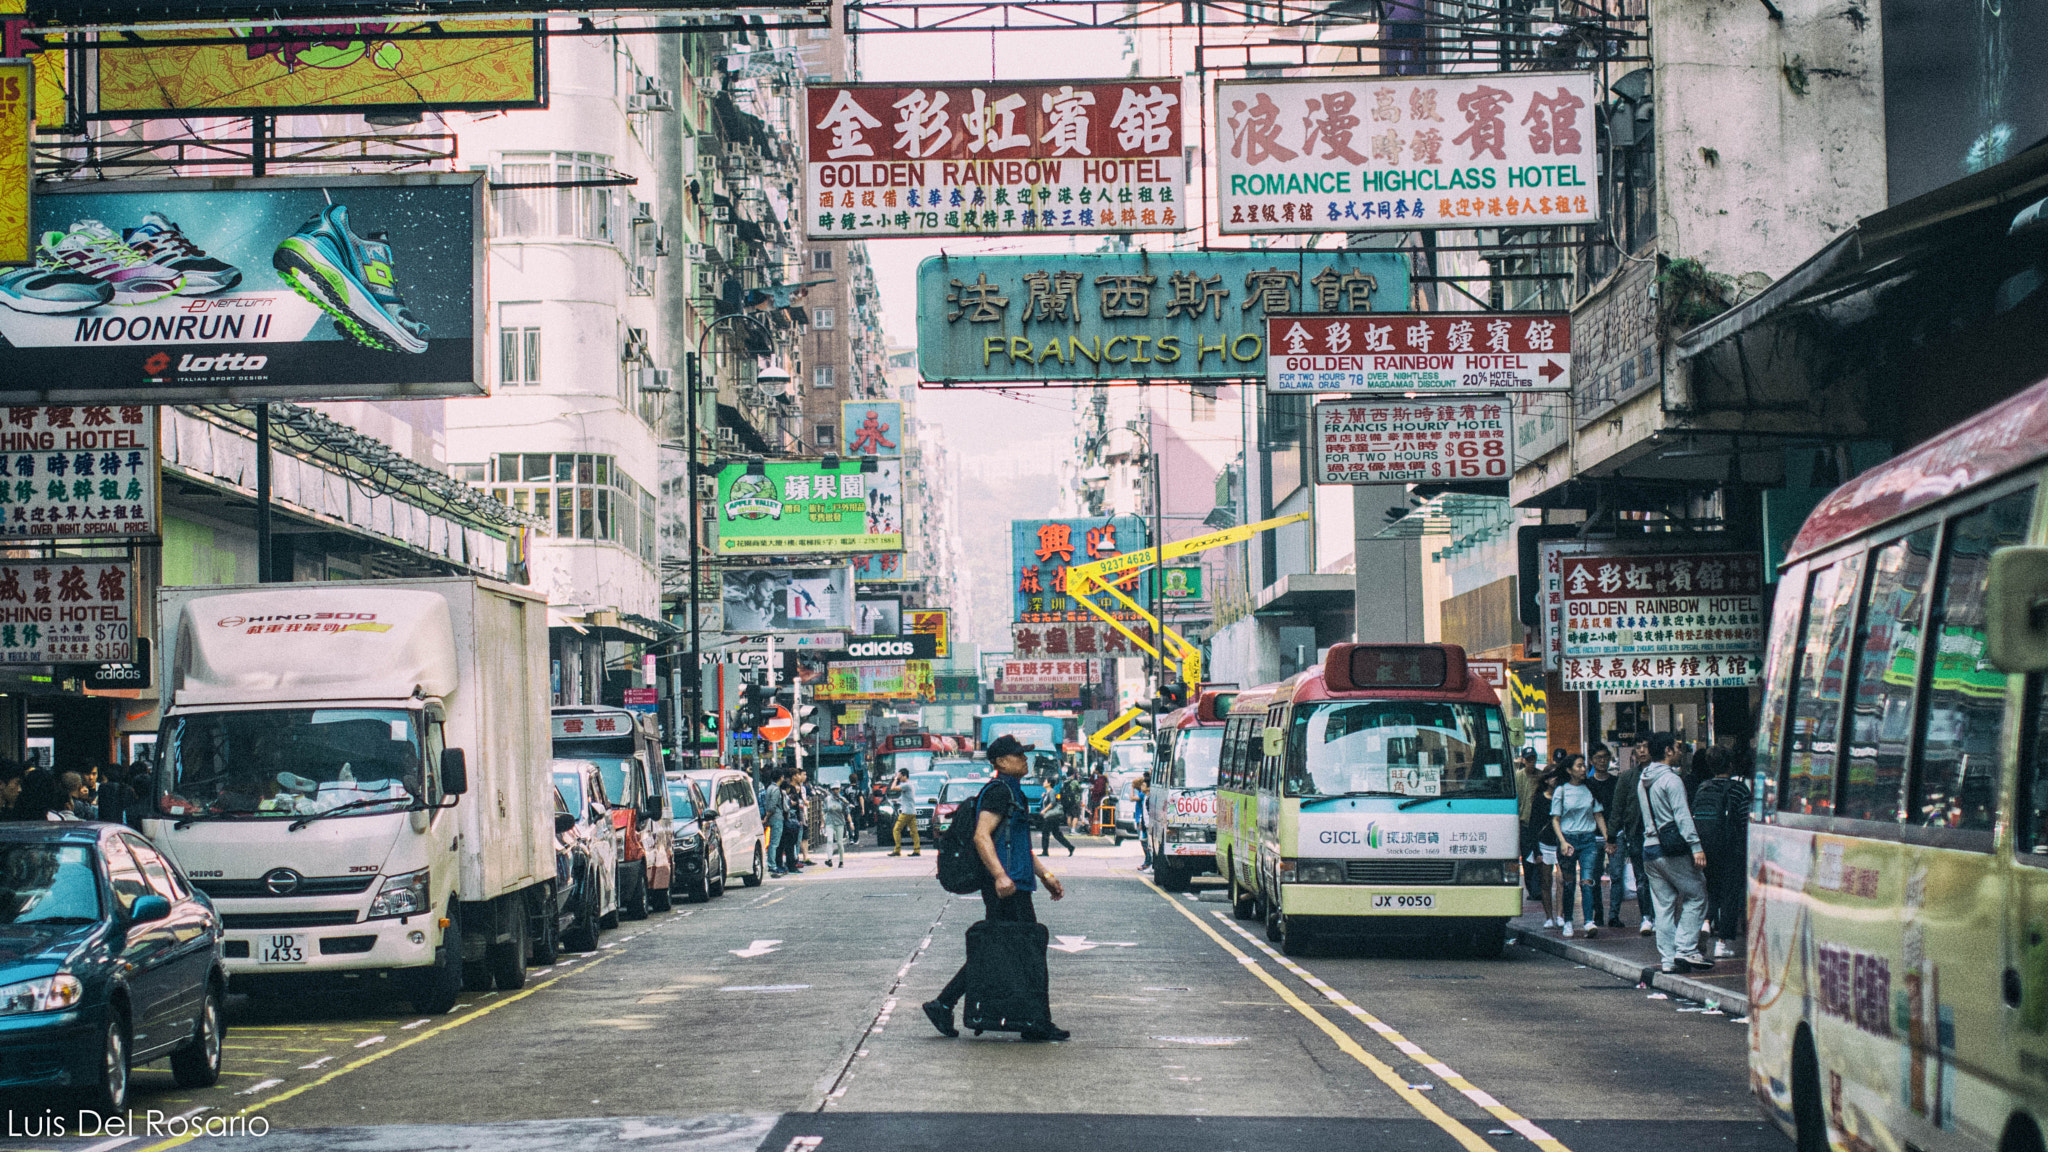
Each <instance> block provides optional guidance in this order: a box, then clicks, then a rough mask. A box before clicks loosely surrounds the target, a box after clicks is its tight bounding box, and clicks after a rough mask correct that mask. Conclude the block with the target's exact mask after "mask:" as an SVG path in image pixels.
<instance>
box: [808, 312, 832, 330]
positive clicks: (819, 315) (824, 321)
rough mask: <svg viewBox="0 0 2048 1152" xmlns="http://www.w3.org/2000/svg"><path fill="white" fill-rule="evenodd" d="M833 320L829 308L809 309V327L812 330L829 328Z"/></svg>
mask: <svg viewBox="0 0 2048 1152" xmlns="http://www.w3.org/2000/svg"><path fill="white" fill-rule="evenodd" d="M835 319H836V317H834V316H833V313H832V309H830V308H813V309H811V327H813V328H830V327H832V326H833V321H834V320H835Z"/></svg>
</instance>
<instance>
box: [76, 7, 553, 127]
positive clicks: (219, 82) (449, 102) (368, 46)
mask: <svg viewBox="0 0 2048 1152" xmlns="http://www.w3.org/2000/svg"><path fill="white" fill-rule="evenodd" d="M433 27H435V25H433V24H431V23H426V22H422V21H419V20H417V19H410V20H393V21H389V22H380V23H361V24H336V25H331V26H328V27H323V28H320V29H318V30H306V31H304V35H305V36H306V38H305V39H302V40H275V39H249V40H248V42H247V43H246V44H221V43H217V41H219V40H222V39H224V37H223V35H222V32H221V30H220V29H203V28H202V29H148V30H140V31H137V32H135V33H133V34H132V35H133V36H135V37H139V38H140V39H141V40H142V41H143V42H145V43H146V44H148V45H149V47H140V46H136V45H135V43H134V41H133V40H130V41H129V42H128V44H127V45H125V46H123V47H120V48H116V49H107V50H102V51H99V52H95V53H93V54H92V59H93V61H94V67H95V69H96V70H97V80H98V84H97V85H96V88H95V90H96V92H97V93H98V106H97V108H96V109H95V110H94V112H93V118H94V119H102V120H129V119H141V118H148V117H155V116H189V115H191V114H193V113H194V112H203V113H206V114H209V115H231V114H248V113H290V112H323V113H326V112H355V113H374V112H380V111H393V110H406V111H458V110H460V111H478V112H481V111H488V110H494V109H500V108H544V107H546V106H547V63H546V59H547V58H546V54H545V48H544V45H545V44H546V42H547V41H546V38H545V37H544V36H537V35H532V34H531V33H532V32H534V31H535V30H536V29H537V28H538V27H539V25H538V23H537V22H535V21H532V20H516V19H507V20H485V21H465V22H464V23H463V25H462V31H464V32H489V31H494V30H500V29H502V30H504V31H507V32H526V33H528V34H527V35H523V36H507V37H504V38H502V39H500V38H496V37H489V38H478V39H464V40H409V39H392V38H391V37H392V36H393V35H394V34H403V33H407V32H418V31H423V30H427V29H430V28H433ZM248 32H249V29H248V28H247V27H246V26H244V27H241V28H237V29H234V30H232V31H231V32H229V35H238V36H242V37H244V38H247V36H248ZM181 40H207V41H216V43H209V44H192V45H181V44H180V43H179V41H181Z"/></svg>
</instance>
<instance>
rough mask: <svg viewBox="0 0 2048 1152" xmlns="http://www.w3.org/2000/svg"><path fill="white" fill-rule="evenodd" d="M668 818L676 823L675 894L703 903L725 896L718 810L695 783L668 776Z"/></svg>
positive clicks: (674, 773)
mask: <svg viewBox="0 0 2048 1152" xmlns="http://www.w3.org/2000/svg"><path fill="white" fill-rule="evenodd" d="M668 806H669V814H670V816H671V817H672V818H673V819H674V820H675V829H676V831H675V868H674V870H673V871H671V872H670V873H669V874H670V875H671V876H673V877H675V880H674V884H675V887H674V889H673V890H674V891H677V892H681V893H682V894H683V897H684V898H685V899H687V900H694V901H696V902H698V903H700V904H701V903H703V902H704V901H706V900H709V899H711V898H712V897H714V896H723V895H725V873H726V864H725V844H724V842H723V841H722V840H721V839H720V838H719V828H718V809H717V808H716V807H714V806H713V805H712V804H711V802H710V801H709V800H708V799H707V798H706V797H705V795H704V792H703V789H701V788H699V787H698V786H697V782H696V781H694V780H692V779H690V778H689V777H687V776H685V775H683V774H682V773H680V772H671V773H669V776H668Z"/></svg>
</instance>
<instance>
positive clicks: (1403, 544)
mask: <svg viewBox="0 0 2048 1152" xmlns="http://www.w3.org/2000/svg"><path fill="white" fill-rule="evenodd" d="M1407 503H1408V489H1407V488H1406V487H1405V486H1403V485H1400V484H1361V485H1358V486H1356V487H1354V488H1353V489H1352V490H1351V524H1352V537H1353V541H1354V546H1355V548H1356V556H1357V558H1358V591H1357V593H1356V595H1357V609H1358V623H1357V625H1356V627H1357V629H1358V639H1359V641H1360V642H1361V643H1365V642H1372V641H1378V642H1381V643H1399V642H1403V641H1406V642H1409V643H1416V644H1419V643H1421V642H1422V640H1423V635H1422V610H1423V602H1422V542H1421V541H1419V540H1412V539H1404V540H1378V539H1374V534H1375V533H1377V532H1379V530H1380V529H1382V528H1384V527H1386V526H1387V515H1386V513H1387V509H1389V508H1394V507H1400V506H1403V505H1406V504H1407Z"/></svg>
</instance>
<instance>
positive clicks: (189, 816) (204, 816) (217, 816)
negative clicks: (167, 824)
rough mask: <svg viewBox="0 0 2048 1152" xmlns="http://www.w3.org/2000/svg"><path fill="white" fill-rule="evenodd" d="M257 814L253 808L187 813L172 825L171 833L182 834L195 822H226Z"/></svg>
mask: <svg viewBox="0 0 2048 1152" xmlns="http://www.w3.org/2000/svg"><path fill="white" fill-rule="evenodd" d="M255 814H256V812H255V810H254V809H251V808H223V809H221V810H220V811H218V812H187V813H186V814H185V815H183V816H180V817H178V822H177V823H175V824H173V825H171V831H173V832H182V831H184V830H185V828H186V827H187V826H188V825H190V824H191V823H192V822H193V821H195V820H226V819H228V818H229V817H231V816H254V815H255Z"/></svg>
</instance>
